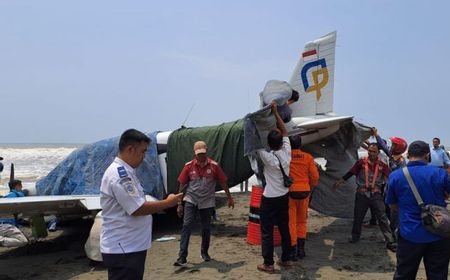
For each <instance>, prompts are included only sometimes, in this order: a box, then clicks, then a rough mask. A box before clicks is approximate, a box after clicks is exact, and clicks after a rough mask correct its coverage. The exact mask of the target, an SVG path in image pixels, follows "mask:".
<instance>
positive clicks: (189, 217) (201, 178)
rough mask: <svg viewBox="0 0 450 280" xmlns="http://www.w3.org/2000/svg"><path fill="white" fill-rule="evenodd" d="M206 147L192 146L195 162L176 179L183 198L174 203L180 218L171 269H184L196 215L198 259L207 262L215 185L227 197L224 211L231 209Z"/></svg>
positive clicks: (223, 182) (223, 181)
mask: <svg viewBox="0 0 450 280" xmlns="http://www.w3.org/2000/svg"><path fill="white" fill-rule="evenodd" d="M206 151H207V147H206V143H205V142H203V141H197V142H195V144H194V153H195V158H194V159H193V160H191V161H190V162H188V163H186V164H185V165H184V168H183V170H182V171H181V173H180V176H178V182H179V183H180V192H182V193H183V194H184V196H183V199H182V201H183V202H184V207H183V203H182V202H181V201H180V202H179V203H178V208H177V213H178V216H179V217H182V216H183V214H184V217H183V228H182V230H181V240H180V252H179V254H178V259H177V261H176V262H175V263H174V265H175V266H184V265H186V263H187V255H188V246H189V238H190V236H191V231H192V227H193V225H194V221H195V216H196V215H197V212H199V213H200V218H201V224H202V245H201V252H200V253H201V257H202V259H203V260H204V261H206V262H207V261H210V260H211V257H210V256H209V254H208V249H209V240H210V235H211V230H210V225H211V215H212V214H213V210H214V207H215V206H216V199H215V193H216V184H217V183H219V185H220V186H221V187H222V189H223V190H224V191H225V193H226V194H227V197H228V207H233V208H234V201H233V198H232V197H231V194H230V191H229V190H228V186H227V180H228V178H227V176H226V175H225V173H224V172H223V170H222V168H220V166H219V164H218V163H217V162H215V161H213V160H212V159H210V158H208V156H207V155H206Z"/></svg>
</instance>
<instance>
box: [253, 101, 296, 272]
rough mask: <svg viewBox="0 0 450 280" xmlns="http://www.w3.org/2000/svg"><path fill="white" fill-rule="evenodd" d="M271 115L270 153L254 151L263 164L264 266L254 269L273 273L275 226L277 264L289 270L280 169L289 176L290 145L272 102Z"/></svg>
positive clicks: (284, 191)
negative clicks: (278, 238)
mask: <svg viewBox="0 0 450 280" xmlns="http://www.w3.org/2000/svg"><path fill="white" fill-rule="evenodd" d="M272 112H273V114H274V115H275V118H276V122H277V127H278V129H277V130H272V131H270V132H269V134H268V136H267V142H268V144H269V148H270V151H269V152H268V151H266V150H265V149H260V150H258V155H259V157H260V158H261V161H262V162H263V164H264V171H263V172H264V177H265V179H266V185H265V187H264V192H263V195H262V197H261V207H260V223H261V250H262V256H263V258H264V262H263V263H262V264H260V265H258V266H257V268H258V270H259V271H263V272H267V273H274V272H275V268H274V266H273V264H274V260H273V251H274V246H273V229H274V226H275V225H278V229H279V231H280V235H281V251H282V253H281V260H280V261H278V265H280V266H282V267H286V268H287V267H290V266H292V263H291V235H290V234H289V197H288V191H289V189H288V188H286V187H285V186H284V180H283V174H282V172H281V169H280V165H281V166H282V168H283V170H284V172H285V174H289V165H290V162H291V144H290V143H289V138H288V132H287V130H286V127H285V126H284V122H283V120H282V119H281V117H280V115H279V114H278V110H277V104H276V102H275V101H274V102H272Z"/></svg>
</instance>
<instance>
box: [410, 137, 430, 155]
mask: <svg viewBox="0 0 450 280" xmlns="http://www.w3.org/2000/svg"><path fill="white" fill-rule="evenodd" d="M429 153H430V145H428V143H426V142H424V141H420V140H418V141H414V142H412V143H411V144H409V147H408V155H410V156H417V157H421V156H424V155H426V154H429Z"/></svg>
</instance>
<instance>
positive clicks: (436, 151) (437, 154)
mask: <svg viewBox="0 0 450 280" xmlns="http://www.w3.org/2000/svg"><path fill="white" fill-rule="evenodd" d="M440 144H441V140H440V139H439V138H437V137H434V138H433V148H432V149H431V150H430V152H431V153H430V155H431V162H430V165H434V166H436V167H440V168H447V167H448V166H450V159H449V158H448V156H447V153H446V151H445V150H444V149H442V148H441V146H440Z"/></svg>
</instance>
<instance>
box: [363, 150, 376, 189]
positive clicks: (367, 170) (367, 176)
mask: <svg viewBox="0 0 450 280" xmlns="http://www.w3.org/2000/svg"><path fill="white" fill-rule="evenodd" d="M379 166H380V163H379V161H377V164H376V165H375V172H374V174H373V177H372V184H371V188H370V189H369V158H366V159H365V160H364V170H365V173H366V174H365V175H366V188H367V189H368V190H370V191H372V190H374V189H375V181H376V180H377V177H378V167H379Z"/></svg>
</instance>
